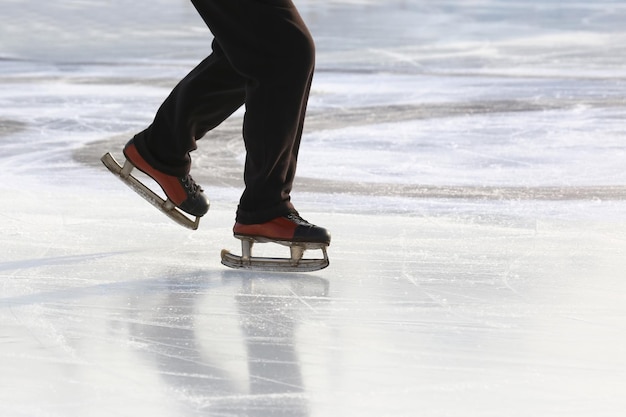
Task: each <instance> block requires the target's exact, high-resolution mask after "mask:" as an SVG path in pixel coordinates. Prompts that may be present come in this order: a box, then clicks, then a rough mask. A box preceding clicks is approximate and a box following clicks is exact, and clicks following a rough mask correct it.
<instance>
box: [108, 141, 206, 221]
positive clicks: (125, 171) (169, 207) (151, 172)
mask: <svg viewBox="0 0 626 417" xmlns="http://www.w3.org/2000/svg"><path fill="white" fill-rule="evenodd" d="M124 156H125V157H126V161H125V162H124V165H123V166H122V165H120V164H119V163H118V162H117V161H116V160H115V158H113V156H112V155H111V154H110V153H108V152H107V153H106V154H104V156H102V158H101V159H100V160H101V161H102V163H103V164H104V165H105V166H106V167H107V168H108V169H109V171H111V172H112V173H113V174H115V175H117V176H118V177H119V178H120V179H121V180H122V181H123V182H124V183H126V185H128V186H129V187H130V188H131V189H133V190H134V191H135V192H136V193H137V194H139V195H140V196H141V197H143V198H144V199H145V200H147V201H148V202H149V203H150V204H152V205H154V206H155V207H156V208H158V209H159V210H161V211H162V212H163V213H165V214H166V215H167V216H168V217H170V218H171V219H172V220H174V221H175V222H176V223H178V224H180V225H181V226H184V227H186V228H188V229H192V230H196V229H197V228H198V225H199V223H200V217H202V216H203V215H204V214H206V212H207V211H208V209H209V201H208V199H207V198H206V196H205V195H204V193H203V192H202V188H200V187H199V186H198V185H197V184H196V183H195V182H194V181H193V179H192V178H191V176H189V175H187V176H185V177H175V176H171V175H167V174H164V173H162V172H159V171H157V170H155V169H154V168H152V167H151V166H150V165H149V164H148V163H147V162H146V161H145V160H144V159H143V158H142V157H141V156H140V155H139V153H138V152H137V149H136V147H135V145H134V144H133V143H132V140H131V141H130V142H129V143H128V144H127V145H126V147H125V148H124ZM134 168H137V169H138V170H140V171H141V172H143V173H145V174H146V175H148V176H149V177H151V178H152V179H154V180H155V181H156V182H157V184H159V186H160V187H161V189H162V190H163V192H164V193H165V195H166V196H167V199H166V200H165V199H163V198H161V197H160V196H159V195H158V194H156V193H155V192H154V191H152V190H151V189H150V188H148V187H147V186H146V185H144V184H143V183H142V182H141V181H139V180H138V179H137V178H135V177H134V176H132V175H131V172H132V170H133V169H134ZM184 213H187V214H189V215H191V216H193V218H190V217H189V216H187V215H185V214H184Z"/></svg>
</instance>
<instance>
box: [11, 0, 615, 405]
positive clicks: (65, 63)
mask: <svg viewBox="0 0 626 417" xmlns="http://www.w3.org/2000/svg"><path fill="white" fill-rule="evenodd" d="M131 3H132V4H131ZM131 3H128V2H123V1H121V0H113V1H110V2H95V1H72V0H68V1H62V2H53V3H52V4H42V3H41V2H36V1H35V0H28V1H24V0H19V1H17V0H3V2H2V4H1V5H0V15H2V16H3V17H5V19H3V20H4V21H3V24H2V25H1V26H0V172H2V174H1V178H2V181H1V182H0V195H1V196H2V197H1V198H2V205H1V208H0V224H1V225H2V228H1V230H2V233H1V234H0V328H1V329H2V331H1V332H0V416H2V417H5V416H6V417H48V416H50V417H68V416H81V417H84V416H107V417H108V416H137V415H141V416H144V415H145V416H154V417H173V416H176V417H187V416H251V417H252V416H254V417H264V416H307V417H320V416H322V417H330V416H332V417H334V416H359V417H369V416H376V417H381V416H394V417H395V416H407V417H409V416H410V417H413V416H463V417H468V416H494V417H495V416H497V417H503V416H520V417H521V416H524V417H527V416H568V417H572V416H580V417H588V416H611V417H617V416H623V415H624V413H625V411H624V410H626V280H625V278H626V272H625V271H626V221H625V220H626V216H625V213H626V170H625V169H624V168H625V161H626V144H625V139H626V128H625V126H624V120H625V116H626V100H625V99H624V97H625V95H626V70H625V68H626V65H625V64H626V30H625V29H624V25H623V22H624V20H625V19H626V3H625V2H623V1H609V0H598V1H594V2H562V1H546V0H544V1H541V2H539V1H530V0H522V1H504V0H484V1H469V0H467V1H462V0H446V1H437V2H431V1H425V0H424V1H419V0H408V1H400V0H389V1H385V2H380V1H358V0H352V1H348V0H342V1H340V0H335V1H325V2H319V1H315V0H299V1H297V2H296V4H297V5H298V7H299V8H300V10H301V13H302V15H303V17H304V19H305V20H306V21H307V23H308V24H309V26H310V29H311V31H312V33H313V35H314V37H315V39H316V43H317V53H318V65H317V73H316V78H315V82H314V85H313V91H312V95H311V100H310V111H309V118H308V121H307V125H306V132H305V136H304V142H303V146H302V150H301V153H300V164H299V171H298V179H297V182H296V186H295V190H294V192H293V200H294V203H295V204H296V206H297V207H298V208H299V210H300V211H301V213H302V214H303V216H304V217H305V218H307V219H308V220H310V221H312V222H314V223H317V224H320V225H322V226H325V227H327V228H329V229H330V230H331V231H332V234H333V242H332V244H331V246H330V248H329V256H330V259H331V264H330V266H329V268H327V269H325V270H323V271H319V272H317V273H308V274H292V273H285V274H270V273H250V272H239V271H234V270H230V269H227V268H225V267H223V266H222V265H221V264H220V262H219V253H220V250H221V249H222V248H228V249H231V250H233V251H235V252H238V251H239V248H238V241H236V240H235V239H233V237H232V233H231V227H232V225H233V220H234V210H235V207H236V205H237V201H238V198H239V194H240V192H241V187H242V185H241V179H240V178H241V170H242V164H243V158H244V151H243V146H242V144H241V139H240V133H239V132H240V125H241V117H242V114H243V113H242V112H238V113H237V114H235V115H234V116H233V118H232V119H231V120H229V121H228V122H227V123H225V124H224V125H223V126H220V127H219V128H218V129H217V130H216V131H215V132H213V133H211V134H209V135H208V136H207V137H206V138H204V139H203V140H202V141H200V142H199V149H198V151H196V152H195V153H194V154H193V158H194V167H193V171H192V173H193V175H194V177H195V178H196V179H197V180H198V182H199V183H201V184H203V185H204V188H205V191H206V192H207V194H208V195H209V197H210V198H211V200H212V207H211V211H210V212H209V214H208V215H207V216H206V217H205V218H203V219H202V221H201V223H200V229H199V230H197V231H194V232H192V231H187V230H185V229H183V228H181V227H180V226H177V225H176V224H174V223H173V222H171V221H170V220H169V219H167V218H166V217H165V216H163V215H162V214H161V213H159V212H158V211H156V210H155V209H154V208H152V207H151V206H149V205H148V204H147V203H146V202H145V201H143V200H142V199H141V198H139V197H137V196H136V195H135V194H134V193H133V192H132V191H130V190H129V189H128V188H127V187H125V186H124V185H123V184H122V183H121V182H120V181H118V180H117V179H115V178H114V177H113V176H112V175H110V174H109V173H108V171H106V170H105V169H104V167H102V166H101V164H100V163H99V157H100V156H101V155H102V154H103V153H104V152H107V151H111V152H113V153H114V155H115V156H116V157H118V158H120V154H121V147H122V146H123V144H124V143H125V141H126V140H127V139H128V138H129V137H130V136H131V135H132V134H134V133H135V132H137V131H139V130H141V129H143V128H144V127H145V126H146V125H147V124H148V123H150V121H151V118H152V116H153V114H154V111H155V110H156V108H157V107H158V106H159V104H160V103H161V101H162V100H163V99H164V97H165V96H166V95H167V94H168V92H169V89H170V88H171V87H172V86H173V85H174V84H175V83H176V81H177V80H178V79H180V78H181V77H182V76H184V75H185V73H186V72H187V71H188V70H190V69H191V68H192V67H193V66H194V64H195V63H196V62H198V61H199V60H200V59H202V58H203V57H204V55H206V54H208V53H209V52H210V40H211V37H210V34H209V32H208V31H207V30H206V29H205V28H204V26H203V25H202V22H201V20H200V18H199V17H198V16H196V14H195V12H194V10H193V7H192V6H191V4H190V3H188V2H187V1H171V0H170V1H165V0H155V1H151V2H147V1H145V0H137V1H135V2H131ZM258 249H259V253H258V254H264V253H267V254H270V255H286V253H284V252H283V251H285V249H284V248H274V247H272V246H271V245H261V246H259V247H258Z"/></svg>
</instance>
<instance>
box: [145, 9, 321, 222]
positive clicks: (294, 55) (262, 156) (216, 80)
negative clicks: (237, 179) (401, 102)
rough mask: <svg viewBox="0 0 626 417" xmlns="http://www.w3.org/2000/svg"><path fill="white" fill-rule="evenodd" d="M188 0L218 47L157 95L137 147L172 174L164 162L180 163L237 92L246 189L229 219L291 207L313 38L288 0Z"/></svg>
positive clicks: (259, 218)
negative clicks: (242, 110)
mask: <svg viewBox="0 0 626 417" xmlns="http://www.w3.org/2000/svg"><path fill="white" fill-rule="evenodd" d="M192 3H193V4H194V5H195V7H196V9H197V10H198V12H199V13H200V15H201V16H202V18H203V19H204V20H205V22H206V23H207V25H208V26H209V28H210V29H211V32H212V33H213V35H214V36H215V39H216V45H217V46H218V50H217V52H214V53H213V54H212V55H211V56H210V57H209V58H207V59H206V60H205V61H204V62H203V63H201V64H200V65H199V66H198V67H197V68H196V69H195V70H194V71H192V72H191V73H190V74H189V75H188V76H187V77H186V78H185V79H183V81H181V83H180V84H179V85H178V86H177V87H176V88H175V89H174V91H173V92H172V94H171V95H170V96H169V97H168V99H167V100H166V101H165V103H164V104H163V106H162V107H161V109H160V110H159V112H158V113H157V116H156V118H155V121H154V123H153V125H152V126H151V127H150V128H149V129H148V130H147V131H146V133H145V137H146V139H145V140H144V142H145V144H146V149H145V150H147V151H149V152H150V153H151V154H152V155H153V156H154V157H155V159H157V160H158V162H160V163H161V164H162V166H160V167H159V166H157V168H165V167H164V166H163V165H168V166H170V168H169V169H168V171H166V172H169V173H171V174H172V175H175V174H176V173H175V172H173V171H172V167H175V168H174V169H176V170H181V171H183V170H188V169H189V152H190V151H192V150H194V149H195V140H196V139H199V138H200V137H201V136H202V134H204V133H205V132H206V131H207V130H210V129H211V128H213V127H215V126H217V125H218V124H219V123H221V122H222V121H223V120H224V119H225V118H226V117H228V116H229V115H230V114H232V112H233V111H235V110H236V109H237V108H238V107H239V105H241V103H242V101H244V100H245V105H246V114H245V117H244V126H243V137H244V142H245V146H246V151H247V155H246V164H245V172H244V180H245V184H246V189H245V191H244V192H243V195H242V197H241V200H240V203H239V208H238V211H237V221H239V222H242V223H261V222H264V221H268V220H270V219H272V218H274V217H277V216H280V215H284V214H286V213H288V212H289V211H292V210H293V206H292V205H291V202H290V198H289V194H290V192H291V187H292V183H293V178H294V176H295V171H296V163H297V156H298V150H299V146H300V139H301V136H302V125H303V121H304V114H305V112H306V103H307V100H308V94H309V90H310V88H311V79H312V75H313V67H314V60H315V58H314V56H315V51H314V43H313V39H312V38H311V35H310V33H309V31H308V29H307V28H306V25H305V24H304V22H303V21H302V19H301V17H300V15H299V14H298V12H297V10H296V8H295V6H294V5H293V3H292V2H291V0H192ZM243 92H245V93H243ZM139 142H141V141H139ZM138 147H139V145H138ZM139 150H140V152H141V151H142V150H143V149H141V148H140V149H139Z"/></svg>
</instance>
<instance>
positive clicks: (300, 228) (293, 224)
mask: <svg viewBox="0 0 626 417" xmlns="http://www.w3.org/2000/svg"><path fill="white" fill-rule="evenodd" d="M233 233H234V235H235V237H236V238H237V239H240V240H241V256H238V255H233V254H231V253H230V252H229V251H228V250H226V249H224V250H222V264H223V265H226V266H228V267H230V268H238V269H250V270H258V271H284V272H309V271H317V270H320V269H324V268H326V267H327V266H328V264H329V260H328V254H327V252H326V248H327V247H328V245H330V233H329V232H328V231H327V230H326V229H324V228H322V227H318V226H315V225H312V224H310V223H309V222H307V221H306V220H303V219H302V218H301V217H300V216H299V215H298V214H296V213H292V214H289V215H287V216H284V217H278V218H276V219H274V220H271V221H269V222H266V223H261V224H251V225H246V224H241V223H236V224H235V227H234V228H233ZM267 242H270V243H278V244H280V245H284V246H288V247H289V249H290V257H289V258H263V257H255V256H252V247H253V245H254V244H255V243H267ZM310 249H319V250H321V251H322V258H317V259H305V258H304V257H303V256H304V251H306V250H310Z"/></svg>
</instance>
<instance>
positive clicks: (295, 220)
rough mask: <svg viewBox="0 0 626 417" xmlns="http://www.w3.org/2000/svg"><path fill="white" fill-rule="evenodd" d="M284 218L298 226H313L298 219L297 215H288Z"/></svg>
mask: <svg viewBox="0 0 626 417" xmlns="http://www.w3.org/2000/svg"><path fill="white" fill-rule="evenodd" d="M285 217H286V218H287V219H289V220H291V221H292V222H294V223H295V224H297V225H300V226H313V225H312V224H311V223H309V222H307V221H306V220H304V219H303V218H302V217H300V215H299V214H298V213H289V214H288V215H286V216H285Z"/></svg>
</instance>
